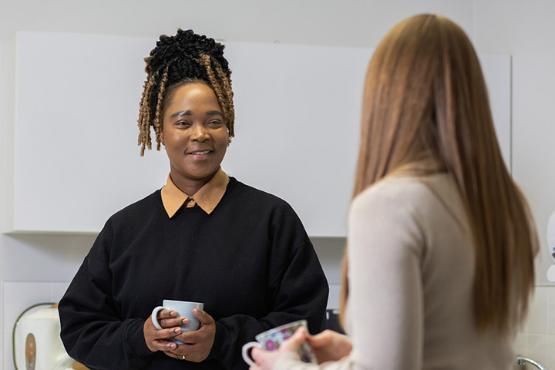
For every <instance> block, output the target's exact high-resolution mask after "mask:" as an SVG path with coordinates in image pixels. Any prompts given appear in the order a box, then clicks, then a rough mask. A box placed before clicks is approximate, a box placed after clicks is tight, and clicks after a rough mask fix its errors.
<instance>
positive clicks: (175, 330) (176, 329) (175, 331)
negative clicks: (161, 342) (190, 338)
mask: <svg viewBox="0 0 555 370" xmlns="http://www.w3.org/2000/svg"><path fill="white" fill-rule="evenodd" d="M173 332H174V333H177V334H179V333H181V328H175V329H174V330H173Z"/></svg>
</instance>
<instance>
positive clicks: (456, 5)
mask: <svg viewBox="0 0 555 370" xmlns="http://www.w3.org/2000/svg"><path fill="white" fill-rule="evenodd" d="M424 11H432V12H437V13H440V14H444V15H447V16H449V17H450V18H452V19H453V20H455V21H456V22H458V23H459V24H461V25H462V26H463V28H465V30H467V32H468V33H469V34H470V35H471V36H472V37H473V38H474V40H475V41H476V43H477V46H478V49H479V50H480V51H483V52H503V53H511V54H514V55H515V59H514V75H513V78H514V89H515V90H514V100H513V101H514V117H513V119H514V120H513V123H514V130H513V166H514V167H513V169H514V173H515V176H516V178H517V180H518V181H519V182H520V183H521V184H522V185H523V188H524V191H525V193H526V195H527V196H528V197H529V199H530V200H531V202H532V206H533V211H534V215H535V217H536V219H537V221H538V223H539V225H540V231H541V232H542V234H541V235H540V236H541V237H542V240H543V239H544V237H543V235H544V234H545V222H546V220H547V215H548V214H549V213H550V212H551V211H552V210H554V209H555V192H554V193H552V192H550V191H549V190H550V188H552V186H551V187H550V184H552V183H553V180H555V173H553V172H548V171H549V170H551V168H552V166H553V165H552V163H555V151H553V150H550V149H551V148H550V144H551V140H553V138H555V125H553V122H552V121H553V118H552V117H553V115H552V114H551V112H550V108H551V107H552V106H553V102H554V101H555V90H554V89H549V88H550V87H552V86H554V85H555V84H554V83H553V82H555V80H554V79H555V77H554V73H553V72H552V67H551V66H553V65H555V43H554V42H553V41H554V36H553V35H555V25H554V24H553V22H552V20H553V19H554V18H555V5H554V3H553V2H552V1H550V0H545V1H527V2H521V1H518V0H508V1H492V0H484V1H478V0H475V1H474V3H472V2H469V1H465V0H458V1H454V0H453V1H446V0H436V1H412V0H391V1H390V0H383V1H360V0H334V1H331V0H303V1H292V0H291V1H265V2H260V1H257V0H239V1H238V0H236V1H226V0H221V1H215V0H205V1H195V2H193V1H184V0H166V1H163V0H159V1H156V2H154V1H137V0H121V1H117V2H116V1H110V0H96V1H93V0H89V1H85V0H84V1H74V0H51V1H41V0H22V1H17V2H15V1H7V0H0V229H2V230H5V229H6V228H8V226H9V222H10V218H11V199H12V198H11V197H12V192H13V183H12V182H13V167H12V160H13V157H12V151H13V106H14V101H13V91H14V81H13V76H14V61H13V56H14V35H15V32H16V31H18V30H41V31H61V32H84V33H103V34H116V35H131V36H149V37H152V38H153V44H154V41H155V37H156V36H157V35H159V34H160V33H174V32H175V29H176V27H182V28H193V29H195V30H196V31H198V32H203V33H206V34H209V35H211V36H214V37H216V38H219V39H224V40H233V41H279V42H283V43H299V44H318V45H345V46H367V47H372V46H375V44H376V43H377V41H378V40H379V39H380V37H381V36H382V35H383V33H384V32H385V31H386V30H387V29H388V28H389V27H391V26H392V25H393V24H394V23H395V22H396V21H398V20H400V19H401V18H403V17H405V16H408V15H412V14H415V13H419V12H424ZM69 93H75V92H69ZM550 123H551V124H550ZM39 160H40V153H37V162H39ZM549 180H551V181H549ZM41 181H44V179H37V186H40V183H41ZM106 216H107V217H108V215H106ZM92 239H93V237H92V236H68V235H24V236H22V235H19V236H13V235H12V236H7V235H0V279H1V282H2V285H0V318H4V317H5V316H6V315H5V311H7V310H6V309H5V307H8V306H9V304H12V303H13V302H5V301H4V299H3V297H4V289H3V287H4V285H6V286H8V285H9V287H10V289H9V290H10V292H12V291H13V289H12V287H13V284H12V283H13V282H33V281H40V282H64V281H67V280H69V279H70V278H71V276H72V275H73V273H74V272H75V270H76V269H77V267H78V265H79V263H80V261H81V259H82V257H83V256H84V254H85V253H86V251H87V249H88V248H89V246H90V244H91V242H92ZM333 243H335V245H337V246H338V247H339V246H340V245H341V242H340V241H335V242H331V243H324V244H325V246H321V247H320V252H319V253H320V256H321V257H322V259H323V264H324V266H325V267H326V270H327V272H328V275H329V276H330V277H332V279H331V280H333V282H335V281H336V280H337V263H338V261H337V259H338V256H339V255H340V254H339V253H334V252H333V250H331V251H330V249H329V248H330V245H329V244H332V245H333ZM542 253H543V251H542ZM42 286H44V285H40V286H39V288H40V287H42ZM10 294H12V293H10ZM21 302H23V298H22V300H21ZM7 321H9V320H4V319H2V321H1V322H0V325H2V328H1V329H3V330H1V331H0V332H2V333H7V331H8V330H11V325H12V322H7ZM4 338H6V336H5V335H2V336H1V337H0V341H2V340H4ZM10 348H11V343H8V342H5V341H4V343H2V345H0V358H3V359H4V364H5V365H3V366H4V370H8V369H11V365H8V364H11V353H10V352H9V351H6V350H9V349H10ZM3 349H5V350H4V353H2V350H3Z"/></svg>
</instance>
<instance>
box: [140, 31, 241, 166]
mask: <svg viewBox="0 0 555 370" xmlns="http://www.w3.org/2000/svg"><path fill="white" fill-rule="evenodd" d="M223 51H224V45H222V44H220V43H217V42H216V41H214V39H211V38H208V37H206V36H204V35H197V34H196V33H194V32H193V31H192V30H187V31H183V30H181V29H179V30H177V34H176V35H175V36H166V35H162V36H160V39H159V40H158V42H157V43H156V47H155V48H154V49H152V51H151V52H150V55H149V56H148V57H146V58H145V62H146V68H145V70H146V73H147V77H146V80H145V83H144V89H143V94H142V97H141V102H140V110H139V120H138V126H139V140H138V144H139V145H140V146H141V156H142V155H144V151H145V148H148V149H151V148H152V141H151V138H150V127H151V126H152V127H153V129H154V132H155V134H156V149H157V150H160V142H161V135H162V115H163V110H164V107H165V104H166V100H167V96H168V95H170V93H171V92H172V91H173V89H174V88H175V87H177V86H179V85H181V84H183V83H187V82H189V81H203V82H205V83H206V84H208V85H209V86H210V87H211V88H212V90H214V93H215V94H216V97H217V99H218V103H219V104H220V107H221V108H222V111H223V115H224V118H225V122H226V125H227V128H228V130H229V136H231V137H233V136H234V129H233V126H234V125H233V124H234V119H235V109H234V105H233V90H232V89H231V77H230V76H231V71H230V70H229V66H228V63H227V60H226V59H225V58H224V55H223Z"/></svg>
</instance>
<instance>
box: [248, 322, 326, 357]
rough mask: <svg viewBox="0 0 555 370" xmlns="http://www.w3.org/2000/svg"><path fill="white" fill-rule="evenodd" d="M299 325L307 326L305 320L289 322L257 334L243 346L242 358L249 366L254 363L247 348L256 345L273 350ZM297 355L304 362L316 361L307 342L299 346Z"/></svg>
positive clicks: (293, 332) (290, 335)
mask: <svg viewBox="0 0 555 370" xmlns="http://www.w3.org/2000/svg"><path fill="white" fill-rule="evenodd" d="M301 327H304V328H307V323H306V320H299V321H294V322H290V323H288V324H285V325H281V326H278V327H276V328H273V329H270V330H266V331H264V332H262V333H260V334H258V335H257V336H256V342H248V343H246V344H245V345H244V346H243V351H242V355H243V360H245V362H246V363H247V364H249V366H253V365H255V363H254V361H253V360H252V359H251V357H250V355H249V350H250V349H251V348H254V347H257V348H262V349H265V350H266V351H275V350H277V349H278V348H279V346H280V345H281V343H283V342H284V341H285V340H287V339H289V338H290V337H292V336H293V334H295V332H296V331H297V329H299V328H301ZM299 356H300V357H301V360H302V361H304V362H310V363H314V364H315V363H316V356H314V352H312V349H311V348H310V346H309V345H308V343H304V344H303V345H302V346H301V348H300V349H299Z"/></svg>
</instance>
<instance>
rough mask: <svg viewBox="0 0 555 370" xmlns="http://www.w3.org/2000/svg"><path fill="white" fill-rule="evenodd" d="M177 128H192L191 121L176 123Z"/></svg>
mask: <svg viewBox="0 0 555 370" xmlns="http://www.w3.org/2000/svg"><path fill="white" fill-rule="evenodd" d="M175 126H177V127H184V128H187V127H191V122H189V121H183V120H181V121H176V122H175Z"/></svg>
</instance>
